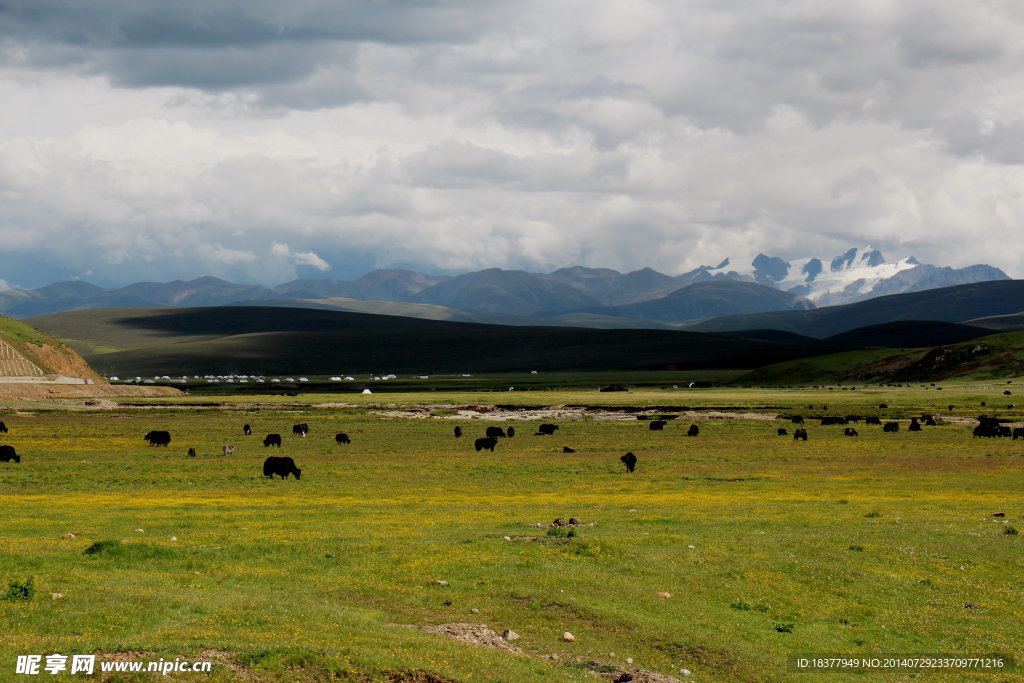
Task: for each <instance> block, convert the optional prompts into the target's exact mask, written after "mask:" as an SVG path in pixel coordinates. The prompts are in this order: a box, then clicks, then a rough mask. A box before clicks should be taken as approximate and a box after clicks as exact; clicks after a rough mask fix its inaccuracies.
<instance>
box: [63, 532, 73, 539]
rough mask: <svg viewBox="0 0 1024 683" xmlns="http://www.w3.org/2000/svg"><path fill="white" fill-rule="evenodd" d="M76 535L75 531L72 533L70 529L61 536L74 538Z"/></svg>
mask: <svg viewBox="0 0 1024 683" xmlns="http://www.w3.org/2000/svg"><path fill="white" fill-rule="evenodd" d="M74 537H75V535H74V534H73V533H71V532H70V531H69V532H67V533H66V534H64V535H63V536H61V538H74Z"/></svg>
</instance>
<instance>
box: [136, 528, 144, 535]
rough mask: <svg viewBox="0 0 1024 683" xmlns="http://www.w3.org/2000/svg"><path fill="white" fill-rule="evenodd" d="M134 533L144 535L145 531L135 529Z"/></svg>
mask: <svg viewBox="0 0 1024 683" xmlns="http://www.w3.org/2000/svg"><path fill="white" fill-rule="evenodd" d="M135 533H137V534H144V533H146V530H145V529H136V530H135Z"/></svg>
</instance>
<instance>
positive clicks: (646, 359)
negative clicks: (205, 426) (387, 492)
mask: <svg viewBox="0 0 1024 683" xmlns="http://www.w3.org/2000/svg"><path fill="white" fill-rule="evenodd" d="M31 322H32V323H33V324H35V325H37V326H39V327H40V328H41V329H43V330H46V331H48V332H49V333H50V334H53V335H55V336H57V337H59V338H62V339H66V340H67V341H68V344H70V345H72V346H73V347H74V348H77V349H80V350H81V352H82V353H83V355H84V356H85V357H86V358H87V359H88V360H89V361H90V363H92V364H93V366H94V367H96V368H97V369H99V370H100V371H101V372H104V373H106V374H137V375H152V374H207V373H214V374H225V373H244V374H259V373H264V374H270V373H276V374H283V373H306V374H324V373H335V372H346V373H352V372H363V371H369V372H396V373H397V372H413V373H437V372H500V371H524V370H525V371H529V370H544V371H551V370H628V369H697V368H754V367H759V366H761V365H765V364H768V363H774V362H779V361H781V360H787V359H794V358H799V357H804V356H807V355H811V354H816V353H822V352H823V351H821V350H818V349H816V348H813V347H808V346H805V345H800V344H790V343H779V342H770V341H759V340H751V339H743V338H741V337H736V336H723V335H711V334H700V333H694V332H677V331H668V330H596V329H586V328H563V327H512V326H500V325H480V324H473V323H457V322H440V321H432V320H420V319H414V318H402V317H395V316H381V315H369V314H361V313H344V312H337V311H325V310H315V309H292V308H272V307H265V308H264V307H242V306H225V307H211V308H191V309H188V308H186V309H167V308H156V309H108V310H94V311H75V312H69V313H59V314H54V315H48V316H41V317H39V318H34V319H32V321H31Z"/></svg>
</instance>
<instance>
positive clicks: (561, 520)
mask: <svg viewBox="0 0 1024 683" xmlns="http://www.w3.org/2000/svg"><path fill="white" fill-rule="evenodd" d="M551 526H569V522H568V520H566V519H565V517H559V518H558V519H556V520H555V521H553V522H551Z"/></svg>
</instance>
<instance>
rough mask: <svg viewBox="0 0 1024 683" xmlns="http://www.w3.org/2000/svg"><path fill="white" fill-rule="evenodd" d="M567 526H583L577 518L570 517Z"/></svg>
mask: <svg viewBox="0 0 1024 683" xmlns="http://www.w3.org/2000/svg"><path fill="white" fill-rule="evenodd" d="M569 524H583V521H582V520H581V519H580V518H579V517H570V518H569Z"/></svg>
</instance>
